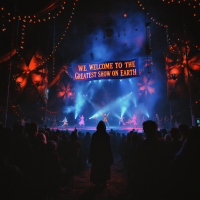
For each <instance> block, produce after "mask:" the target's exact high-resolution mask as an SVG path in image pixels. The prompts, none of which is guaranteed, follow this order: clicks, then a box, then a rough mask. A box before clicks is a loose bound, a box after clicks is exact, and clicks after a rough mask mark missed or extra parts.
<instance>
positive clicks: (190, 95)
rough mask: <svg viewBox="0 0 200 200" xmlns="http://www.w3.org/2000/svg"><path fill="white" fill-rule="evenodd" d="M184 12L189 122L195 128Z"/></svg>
mask: <svg viewBox="0 0 200 200" xmlns="http://www.w3.org/2000/svg"><path fill="white" fill-rule="evenodd" d="M184 19H185V18H184V12H183V8H182V20H183V34H184V37H185V54H186V63H187V77H188V89H189V99H190V114H191V121H192V126H195V122H194V121H193V110H192V94H191V85H190V72H189V66H188V55H187V54H188V49H187V39H186V30H185V25H184V22H185V20H184Z"/></svg>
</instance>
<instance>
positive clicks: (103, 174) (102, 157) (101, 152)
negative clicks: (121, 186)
mask: <svg viewBox="0 0 200 200" xmlns="http://www.w3.org/2000/svg"><path fill="white" fill-rule="evenodd" d="M89 162H90V163H92V168H91V176H90V181H91V182H92V183H94V184H96V186H99V185H100V184H102V186H103V187H106V181H107V180H110V165H111V164H112V163H113V155H112V151H111V144H110V137H109V135H108V133H107V132H106V125H105V123H104V122H103V121H100V122H99V124H98V125H97V131H96V132H95V133H94V134H93V135H92V140H91V146H90V154H89Z"/></svg>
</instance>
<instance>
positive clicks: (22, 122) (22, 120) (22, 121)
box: [21, 118, 26, 126]
mask: <svg viewBox="0 0 200 200" xmlns="http://www.w3.org/2000/svg"><path fill="white" fill-rule="evenodd" d="M25 123H26V121H25V120H24V118H23V119H21V124H22V126H24V125H25Z"/></svg>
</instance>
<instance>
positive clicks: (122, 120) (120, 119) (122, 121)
mask: <svg viewBox="0 0 200 200" xmlns="http://www.w3.org/2000/svg"><path fill="white" fill-rule="evenodd" d="M121 123H122V125H123V126H125V125H126V124H125V123H124V117H121V118H119V126H120V124H121Z"/></svg>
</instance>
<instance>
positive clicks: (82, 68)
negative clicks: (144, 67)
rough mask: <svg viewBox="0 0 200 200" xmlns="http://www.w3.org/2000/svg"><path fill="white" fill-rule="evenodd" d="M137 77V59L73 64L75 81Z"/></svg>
mask: <svg viewBox="0 0 200 200" xmlns="http://www.w3.org/2000/svg"><path fill="white" fill-rule="evenodd" d="M137 76H139V68H138V61H137V59H133V60H129V61H113V62H112V61H108V62H102V63H91V64H90V63H79V64H73V79H74V80H75V81H90V80H99V79H124V78H132V77H137Z"/></svg>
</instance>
